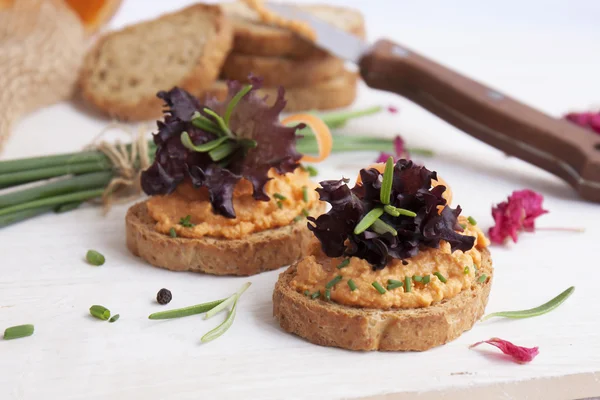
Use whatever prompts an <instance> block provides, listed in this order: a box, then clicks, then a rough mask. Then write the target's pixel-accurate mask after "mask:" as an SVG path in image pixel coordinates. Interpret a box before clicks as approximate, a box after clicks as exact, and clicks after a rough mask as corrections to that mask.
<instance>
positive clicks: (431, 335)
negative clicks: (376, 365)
mask: <svg viewBox="0 0 600 400" xmlns="http://www.w3.org/2000/svg"><path fill="white" fill-rule="evenodd" d="M381 170H383V168H368V169H363V170H361V171H360V178H361V179H360V181H359V183H358V184H357V185H356V186H354V187H353V188H352V189H351V188H349V187H348V186H347V184H346V181H344V180H340V181H325V182H321V188H319V189H317V191H318V192H319V194H320V198H321V200H323V201H327V202H329V203H331V205H332V208H331V210H330V211H329V212H327V213H326V214H323V215H321V216H319V217H317V218H309V223H308V228H309V229H310V230H311V231H312V232H313V233H314V235H315V237H316V238H317V240H316V241H315V242H314V244H313V248H312V250H311V252H310V254H309V255H308V256H306V257H304V258H303V259H302V260H300V261H299V262H297V263H296V264H294V265H292V266H291V267H290V268H289V269H288V270H287V271H285V272H284V273H282V274H281V275H280V277H279V280H278V282H277V284H276V286H275V290H274V293H273V313H274V316H275V317H276V318H277V319H278V320H279V324H280V325H281V327H282V328H283V329H284V330H286V331H288V332H291V333H294V334H296V335H299V336H301V337H303V338H305V339H307V340H308V341H310V342H312V343H315V344H319V345H324V346H335V347H341V348H345V349H350V350H384V351H423V350H427V349H430V348H432V347H435V346H439V345H442V344H444V343H447V342H449V341H451V340H454V339H456V338H457V337H458V336H460V335H461V334H462V333H463V332H464V331H466V330H469V329H471V327H472V326H473V324H474V323H475V322H476V321H477V320H478V319H479V318H480V317H481V316H482V315H483V312H484V309H485V306H486V304H487V300H488V296H489V293H490V288H491V282H492V276H493V268H492V261H491V258H490V253H489V251H488V250H487V246H488V244H489V241H488V239H487V238H486V237H485V236H484V234H483V232H482V231H481V230H480V229H479V228H478V227H477V225H476V222H475V221H474V220H473V219H472V218H465V217H464V216H461V215H460V213H461V208H460V206H458V207H456V208H455V209H453V208H451V207H450V206H449V203H450V200H451V198H450V196H449V195H448V194H449V190H447V188H446V186H445V185H444V184H441V183H442V182H443V181H441V180H439V181H438V178H437V174H436V173H435V172H431V171H429V170H427V169H426V168H425V167H421V166H417V165H415V164H413V163H412V162H411V161H407V160H399V161H398V162H397V163H396V164H395V165H394V163H393V162H392V161H391V160H389V161H388V163H387V164H386V168H385V172H383V174H382V173H381Z"/></svg>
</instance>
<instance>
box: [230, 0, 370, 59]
mask: <svg viewBox="0 0 600 400" xmlns="http://www.w3.org/2000/svg"><path fill="white" fill-rule="evenodd" d="M222 7H223V10H224V12H225V13H226V15H227V16H228V17H229V18H230V19H231V21H232V22H233V25H234V29H235V42H234V51H235V52H236V53H240V54H250V55H256V56H266V57H289V58H306V57H311V56H314V55H315V54H316V53H320V52H321V51H320V50H318V49H317V48H316V47H315V46H314V44H312V43H310V42H308V41H306V40H304V39H302V38H300V37H298V36H297V35H295V34H294V33H293V32H291V31H289V30H287V29H282V28H279V27H276V26H272V25H267V24H264V23H262V22H261V21H260V19H259V16H258V14H257V13H256V12H255V11H254V10H252V9H251V8H249V7H248V6H247V5H246V4H244V3H242V2H239V1H238V2H233V3H224V4H223V5H222ZM300 8H301V9H303V10H304V11H308V12H310V13H311V14H314V15H315V16H316V17H318V18H321V19H323V20H325V21H327V22H329V23H331V24H332V25H334V26H336V27H337V28H340V29H343V30H344V31H346V32H349V33H352V34H354V35H356V36H359V37H361V38H364V37H365V22H364V18H363V16H362V14H361V13H360V12H359V11H357V10H354V9H351V8H346V7H334V6H328V5H305V6H300Z"/></svg>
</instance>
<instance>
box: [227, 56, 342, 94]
mask: <svg viewBox="0 0 600 400" xmlns="http://www.w3.org/2000/svg"><path fill="white" fill-rule="evenodd" d="M343 72H344V61H342V60H340V59H339V58H336V57H333V56H330V55H327V54H324V55H317V56H315V57H312V58H307V59H303V60H294V59H290V58H283V57H260V56H249V55H246V54H237V53H231V54H230V55H229V56H228V57H227V60H225V64H224V65H223V70H222V71H221V76H222V77H223V78H225V79H233V80H236V81H240V82H248V76H249V75H250V74H252V75H254V76H258V77H259V78H262V79H263V83H264V85H265V86H267V87H268V86H284V87H286V88H287V87H299V86H312V85H316V84H317V83H321V82H325V81H327V80H330V79H332V78H333V77H335V76H338V75H340V74H342V73H343Z"/></svg>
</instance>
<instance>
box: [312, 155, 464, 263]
mask: <svg viewBox="0 0 600 400" xmlns="http://www.w3.org/2000/svg"><path fill="white" fill-rule="evenodd" d="M360 176H361V179H362V184H361V185H356V186H355V187H354V188H352V189H350V188H349V187H348V186H347V185H346V181H343V180H340V181H325V182H321V188H320V189H318V192H319V195H320V198H321V200H322V201H326V202H328V203H330V204H331V210H330V211H329V212H327V213H326V214H323V215H321V216H319V217H318V218H313V217H310V218H309V221H310V222H311V223H309V224H308V228H309V229H310V230H311V231H312V232H313V233H314V235H315V236H316V237H317V238H318V239H319V241H320V242H321V247H322V249H323V252H324V253H325V254H326V255H327V256H329V257H340V256H342V255H346V256H352V257H359V258H362V259H365V260H367V261H368V262H369V263H370V264H371V265H373V268H375V269H381V268H384V267H385V265H386V264H387V263H388V261H389V259H390V258H396V259H402V260H403V259H406V258H410V257H413V256H415V255H416V254H418V252H419V250H420V249H421V248H423V247H430V248H438V247H439V246H440V242H441V241H442V240H444V241H446V242H448V243H449V244H450V247H451V250H452V251H455V250H462V251H467V250H470V249H471V248H472V247H473V245H474V244H475V238H474V237H472V236H467V235H462V234H460V232H462V230H463V229H462V227H461V226H460V225H459V224H458V220H457V218H458V216H459V214H460V212H461V209H460V207H457V208H456V209H452V208H450V207H448V206H447V205H446V199H444V198H443V197H442V194H443V193H444V191H445V190H446V188H445V187H444V186H436V187H434V188H432V187H431V183H432V180H434V179H436V178H437V175H436V173H435V172H432V171H429V170H428V169H426V168H425V167H422V166H417V165H415V164H414V163H413V162H412V161H408V160H404V159H403V160H399V161H398V162H397V163H396V165H395V166H394V179H393V183H392V193H391V201H390V205H392V206H394V207H397V208H403V209H406V210H411V211H413V212H414V213H416V216H415V217H408V216H403V215H401V216H399V217H394V216H392V215H390V214H388V213H384V214H383V215H382V216H381V217H380V220H381V221H383V222H384V223H386V224H387V225H389V226H390V227H392V228H393V229H394V230H395V231H396V232H397V236H393V235H392V234H391V233H384V234H378V233H375V232H373V231H370V230H367V231H365V232H363V233H360V234H358V235H357V234H355V233H354V228H355V227H356V225H357V224H358V223H359V222H360V220H361V219H362V218H363V217H364V216H365V215H366V214H367V213H368V212H369V211H370V210H372V209H373V208H375V207H381V206H382V204H381V202H380V192H381V183H382V177H381V173H380V172H379V171H377V170H376V169H363V170H361V171H360ZM438 206H442V207H443V209H442V211H441V212H439V211H438Z"/></svg>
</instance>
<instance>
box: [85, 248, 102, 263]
mask: <svg viewBox="0 0 600 400" xmlns="http://www.w3.org/2000/svg"><path fill="white" fill-rule="evenodd" d="M85 259H86V260H87V262H88V263H90V264H92V265H95V266H96V267H99V266H100V265H103V264H104V262H105V261H106V259H105V258H104V256H103V255H102V254H100V253H98V252H97V251H96V250H88V252H87V253H86V254H85Z"/></svg>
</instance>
